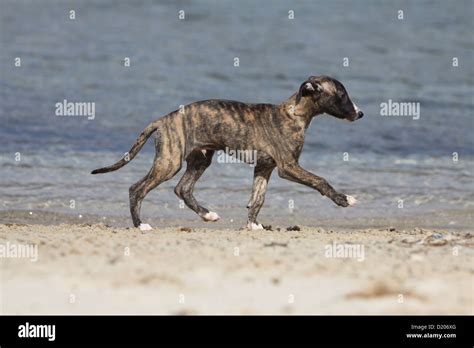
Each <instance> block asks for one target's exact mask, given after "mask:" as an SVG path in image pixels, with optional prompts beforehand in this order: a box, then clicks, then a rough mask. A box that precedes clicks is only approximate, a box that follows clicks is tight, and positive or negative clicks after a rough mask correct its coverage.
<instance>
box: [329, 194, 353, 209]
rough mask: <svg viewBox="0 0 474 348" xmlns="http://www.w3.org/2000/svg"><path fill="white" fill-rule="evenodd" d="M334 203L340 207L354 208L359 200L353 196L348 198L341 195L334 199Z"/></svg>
mask: <svg viewBox="0 0 474 348" xmlns="http://www.w3.org/2000/svg"><path fill="white" fill-rule="evenodd" d="M334 203H336V204H337V205H338V206H340V207H352V206H353V205H354V204H356V203H357V199H355V198H354V197H352V196H347V195H343V194H341V193H339V194H338V195H337V196H336V198H335V199H334Z"/></svg>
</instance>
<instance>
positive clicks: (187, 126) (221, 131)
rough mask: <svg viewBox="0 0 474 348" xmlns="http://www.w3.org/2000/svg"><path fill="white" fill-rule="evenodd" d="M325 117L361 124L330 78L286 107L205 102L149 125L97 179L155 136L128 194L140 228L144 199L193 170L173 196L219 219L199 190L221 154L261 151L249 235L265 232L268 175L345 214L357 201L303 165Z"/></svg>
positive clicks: (308, 84) (305, 87)
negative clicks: (308, 134) (312, 130)
mask: <svg viewBox="0 0 474 348" xmlns="http://www.w3.org/2000/svg"><path fill="white" fill-rule="evenodd" d="M322 113H327V114H330V115H332V116H335V117H337V118H340V119H346V120H348V121H355V120H357V119H359V118H361V117H362V116H363V113H362V111H360V110H359V109H358V108H357V106H355V104H354V103H352V101H351V100H350V98H349V96H348V94H347V91H346V89H345V88H344V86H343V85H342V84H341V83H340V82H339V81H337V80H335V79H332V78H330V77H327V76H311V77H309V78H308V80H306V81H305V82H303V84H301V86H300V88H299V91H298V92H297V93H295V94H293V95H292V96H291V97H290V98H289V99H287V100H286V101H284V102H283V103H282V104H280V105H272V104H247V103H241V102H238V101H230V100H205V101H199V102H196V103H192V104H190V105H187V106H185V107H184V109H182V110H176V111H173V112H171V113H170V114H168V115H166V116H164V117H162V118H160V119H158V120H156V121H155V122H153V123H151V124H150V125H148V126H147V127H146V128H145V130H144V131H143V132H142V133H141V134H140V136H139V137H138V139H137V140H136V141H135V143H134V144H133V146H132V148H131V149H130V151H129V152H128V156H125V157H124V158H122V159H121V160H120V161H118V162H117V163H115V164H114V165H112V166H109V167H105V168H100V169H96V170H94V171H92V174H98V173H107V172H110V171H114V170H117V169H119V168H121V167H122V166H124V165H125V164H127V163H128V161H130V160H131V159H133V158H134V157H135V155H136V154H137V153H138V151H140V149H141V148H142V146H143V145H144V144H145V142H146V140H147V139H148V138H149V137H150V135H151V134H152V133H154V132H156V135H157V136H156V140H155V146H156V156H155V160H154V163H153V166H152V168H151V169H150V171H149V172H148V174H147V175H145V177H143V178H142V179H141V180H139V181H138V182H137V183H135V184H134V185H132V186H131V187H130V190H129V192H130V211H131V214H132V219H133V225H134V226H135V227H144V228H146V229H148V228H150V227H149V225H144V224H141V220H140V207H141V202H142V200H143V199H144V198H145V196H146V195H147V194H148V192H150V191H151V190H153V189H154V188H155V187H157V186H158V185H159V184H161V183H162V182H164V181H166V180H169V179H171V178H172V177H173V176H174V175H176V173H178V172H179V170H180V169H181V165H182V162H183V161H186V162H187V168H186V172H185V173H184V175H183V177H182V178H181V180H180V181H179V183H178V185H177V186H176V188H175V190H174V191H175V193H176V194H177V195H178V197H180V198H181V199H183V200H184V203H185V204H186V205H187V206H188V207H189V208H191V209H192V210H193V211H195V212H196V213H197V214H198V215H199V216H200V217H201V218H202V219H204V220H205V221H215V220H217V219H219V217H218V216H217V214H216V213H213V212H210V211H209V210H208V209H206V208H204V207H203V206H201V205H200V204H199V203H198V202H197V201H196V199H195V198H194V196H193V190H194V185H195V184H196V181H197V180H198V179H199V178H200V177H201V175H202V174H203V173H204V171H205V170H206V168H207V167H209V165H210V164H211V161H212V156H213V155H214V152H215V151H216V150H222V149H225V148H227V149H235V150H251V151H257V152H256V153H257V161H256V166H255V172H254V182H253V190H252V196H251V198H250V201H249V203H248V205H247V208H248V209H249V212H248V225H247V226H248V228H250V229H260V228H261V227H262V226H261V225H260V224H258V223H257V215H258V213H259V211H260V208H261V207H262V205H263V202H264V198H265V192H266V189H267V185H268V180H269V179H270V175H271V173H272V171H273V169H275V167H277V168H278V175H279V176H280V177H282V178H284V179H287V180H291V181H295V182H298V183H300V184H303V185H306V186H309V187H312V188H314V189H316V190H318V191H319V192H320V193H321V194H322V195H323V196H327V197H329V198H330V199H331V200H332V201H333V202H334V203H336V204H337V205H339V206H341V207H347V206H349V205H353V204H354V203H355V199H354V198H353V197H350V196H346V195H344V194H341V193H339V192H337V191H336V190H335V189H334V188H333V187H332V186H331V185H329V184H328V182H327V181H326V180H325V179H324V178H322V177H319V176H316V175H314V174H312V173H310V172H308V171H306V170H305V169H303V168H302V167H300V165H299V164H298V159H299V157H300V154H301V150H302V149H303V144H304V136H305V131H306V129H307V128H308V126H309V124H310V122H311V120H312V118H313V117H314V116H316V115H319V114H322Z"/></svg>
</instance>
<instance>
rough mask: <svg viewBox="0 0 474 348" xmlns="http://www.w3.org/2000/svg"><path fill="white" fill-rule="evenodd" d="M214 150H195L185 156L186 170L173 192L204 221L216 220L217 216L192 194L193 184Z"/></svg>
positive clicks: (210, 159) (206, 166)
mask: <svg viewBox="0 0 474 348" xmlns="http://www.w3.org/2000/svg"><path fill="white" fill-rule="evenodd" d="M213 155H214V151H210V150H206V151H205V152H202V151H199V150H195V151H193V152H191V153H190V154H189V156H188V157H187V158H186V162H187V167H186V172H185V173H184V175H183V177H182V178H181V180H180V181H179V183H178V185H176V187H175V189H174V192H175V193H176V195H177V196H178V197H179V198H181V199H182V200H183V201H184V203H185V204H186V205H187V206H188V207H189V208H190V209H192V210H193V211H194V212H196V214H198V215H199V216H200V217H201V218H202V219H203V220H204V221H217V220H219V216H218V215H217V214H216V213H214V212H212V211H209V210H208V209H206V208H204V207H203V206H201V205H200V204H199V202H198V201H197V200H196V198H195V197H194V196H193V191H194V185H195V184H196V182H197V181H198V180H199V178H200V177H201V175H202V174H203V173H204V171H205V170H206V169H207V168H208V167H209V166H210V165H211V162H212V156H213Z"/></svg>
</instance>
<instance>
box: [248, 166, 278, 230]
mask: <svg viewBox="0 0 474 348" xmlns="http://www.w3.org/2000/svg"><path fill="white" fill-rule="evenodd" d="M274 168H275V165H270V166H268V165H266V166H262V165H257V166H256V167H255V170H254V176H253V188H252V197H251V198H250V201H249V203H248V205H247V208H248V209H249V213H248V222H247V229H249V230H261V229H263V226H262V225H261V224H259V223H258V222H257V215H258V213H259V212H260V208H262V205H263V202H264V201H265V192H266V191H267V186H268V180H270V175H271V174H272V171H273V169H274Z"/></svg>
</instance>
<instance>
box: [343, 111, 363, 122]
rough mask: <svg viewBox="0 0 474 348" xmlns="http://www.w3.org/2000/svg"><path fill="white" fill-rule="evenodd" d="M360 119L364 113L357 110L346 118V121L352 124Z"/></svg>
mask: <svg viewBox="0 0 474 348" xmlns="http://www.w3.org/2000/svg"><path fill="white" fill-rule="evenodd" d="M362 117H364V113H363V112H362V111H361V110H357V111H356V112H355V113H354V114H352V115H351V116H349V117H346V120H347V121H349V122H354V121H357V120H360V119H361V118H362Z"/></svg>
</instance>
